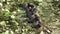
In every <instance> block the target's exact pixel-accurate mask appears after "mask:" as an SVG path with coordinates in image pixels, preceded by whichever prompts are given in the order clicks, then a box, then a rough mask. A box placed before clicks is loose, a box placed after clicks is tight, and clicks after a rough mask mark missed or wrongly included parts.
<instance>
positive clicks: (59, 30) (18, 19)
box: [0, 0, 60, 34]
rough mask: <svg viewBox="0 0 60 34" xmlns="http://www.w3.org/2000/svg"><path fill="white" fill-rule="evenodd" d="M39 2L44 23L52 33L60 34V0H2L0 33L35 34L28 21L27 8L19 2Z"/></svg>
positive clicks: (0, 4)
mask: <svg viewBox="0 0 60 34" xmlns="http://www.w3.org/2000/svg"><path fill="white" fill-rule="evenodd" d="M29 2H32V3H37V4H38V5H37V10H38V13H39V14H40V17H41V19H42V21H43V22H44V25H45V26H46V27H48V28H49V29H51V30H52V34H60V0H0V34H35V33H37V31H34V30H33V29H32V28H31V25H32V24H29V23H27V20H28V18H27V17H26V13H25V10H24V9H22V8H20V7H19V6H18V5H17V4H23V3H29Z"/></svg>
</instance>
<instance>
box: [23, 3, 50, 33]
mask: <svg viewBox="0 0 60 34" xmlns="http://www.w3.org/2000/svg"><path fill="white" fill-rule="evenodd" d="M22 7H23V8H24V9H25V10H26V13H27V16H28V18H29V21H28V23H34V26H33V27H32V28H36V29H37V30H38V32H39V33H40V34H42V32H43V34H46V33H48V34H51V30H49V29H48V28H46V27H45V26H44V25H43V24H42V22H41V19H40V17H39V14H38V12H37V9H36V8H35V6H34V4H33V3H26V4H23V5H22Z"/></svg>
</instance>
